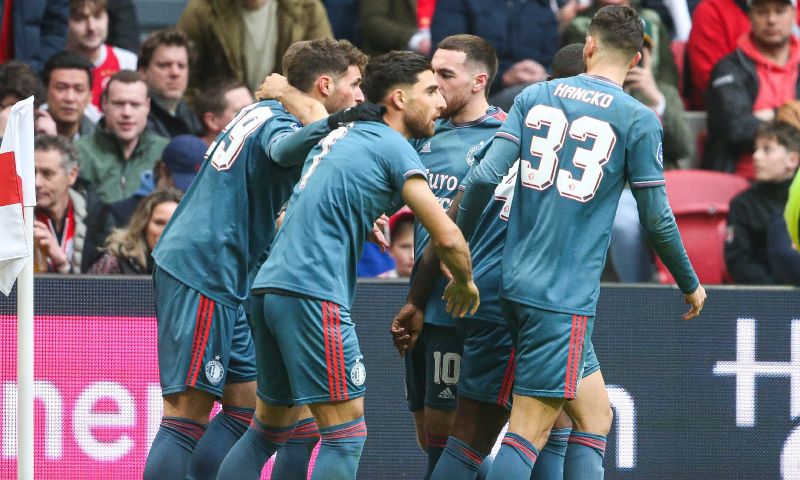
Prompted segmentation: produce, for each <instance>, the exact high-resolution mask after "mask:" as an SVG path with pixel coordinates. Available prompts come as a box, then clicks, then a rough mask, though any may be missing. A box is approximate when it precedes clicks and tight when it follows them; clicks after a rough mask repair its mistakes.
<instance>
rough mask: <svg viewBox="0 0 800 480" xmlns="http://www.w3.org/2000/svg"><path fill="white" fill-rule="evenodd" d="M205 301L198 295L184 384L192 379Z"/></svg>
mask: <svg viewBox="0 0 800 480" xmlns="http://www.w3.org/2000/svg"><path fill="white" fill-rule="evenodd" d="M205 303H206V302H205V301H204V300H203V296H200V302H198V305H197V315H195V319H194V336H193V337H192V354H191V356H190V357H189V368H188V371H187V372H186V384H187V385H188V384H189V381H190V380H191V379H192V370H194V362H195V360H194V357H195V356H196V355H197V341H198V338H199V337H200V323H201V320H202V318H203V310H204V309H205Z"/></svg>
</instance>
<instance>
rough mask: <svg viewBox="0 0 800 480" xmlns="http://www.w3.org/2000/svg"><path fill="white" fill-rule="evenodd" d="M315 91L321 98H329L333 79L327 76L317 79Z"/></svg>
mask: <svg viewBox="0 0 800 480" xmlns="http://www.w3.org/2000/svg"><path fill="white" fill-rule="evenodd" d="M317 89H318V90H319V92H320V93H321V94H322V95H323V96H325V97H327V96H330V94H331V93H333V79H332V78H331V77H329V76H328V75H321V76H320V77H319V78H318V79H317Z"/></svg>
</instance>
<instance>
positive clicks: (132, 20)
mask: <svg viewBox="0 0 800 480" xmlns="http://www.w3.org/2000/svg"><path fill="white" fill-rule="evenodd" d="M107 10H108V43H110V44H111V45H114V46H115V47H119V48H124V49H125V50H128V51H129V52H138V51H139V20H138V19H137V18H136V8H135V7H134V6H133V1H132V0H108V8H107Z"/></svg>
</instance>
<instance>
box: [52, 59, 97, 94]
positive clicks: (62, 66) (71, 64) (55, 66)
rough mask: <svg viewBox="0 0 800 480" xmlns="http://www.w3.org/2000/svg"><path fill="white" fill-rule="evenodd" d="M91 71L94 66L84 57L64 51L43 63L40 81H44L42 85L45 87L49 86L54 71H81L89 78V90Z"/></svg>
mask: <svg viewBox="0 0 800 480" xmlns="http://www.w3.org/2000/svg"><path fill="white" fill-rule="evenodd" d="M92 69H94V65H92V62H90V61H89V60H88V59H87V58H86V57H84V56H83V55H80V54H77V53H75V52H68V51H66V50H64V51H63V52H58V53H56V54H55V55H53V56H52V57H50V58H48V59H47V61H46V62H45V63H44V69H43V70H42V80H44V85H45V87H47V86H48V85H50V77H51V76H52V75H53V71H54V70H83V71H84V72H86V76H87V77H89V89H91V88H92Z"/></svg>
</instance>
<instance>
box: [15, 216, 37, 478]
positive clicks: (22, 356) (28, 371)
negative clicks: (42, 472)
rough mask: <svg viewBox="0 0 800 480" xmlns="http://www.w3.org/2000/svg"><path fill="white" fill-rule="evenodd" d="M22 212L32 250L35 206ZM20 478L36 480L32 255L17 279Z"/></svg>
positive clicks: (18, 463)
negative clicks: (34, 473) (34, 471)
mask: <svg viewBox="0 0 800 480" xmlns="http://www.w3.org/2000/svg"><path fill="white" fill-rule="evenodd" d="M23 212H24V215H25V241H26V242H28V251H29V252H33V206H25V207H24V208H23ZM17 478H18V479H19V480H33V255H29V256H28V261H27V262H25V266H24V267H23V268H22V272H21V273H20V275H19V278H17Z"/></svg>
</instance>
